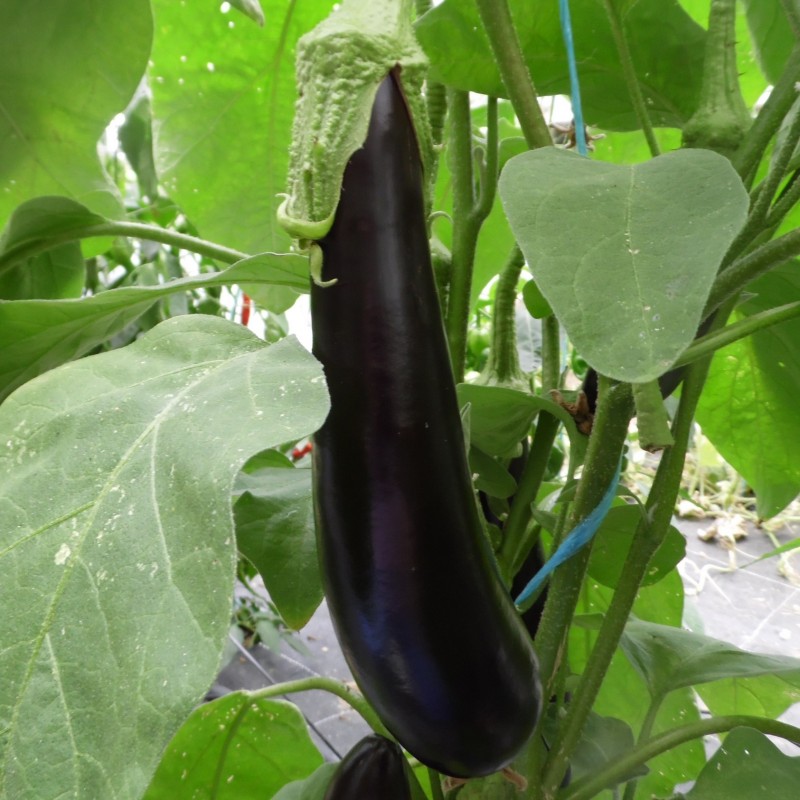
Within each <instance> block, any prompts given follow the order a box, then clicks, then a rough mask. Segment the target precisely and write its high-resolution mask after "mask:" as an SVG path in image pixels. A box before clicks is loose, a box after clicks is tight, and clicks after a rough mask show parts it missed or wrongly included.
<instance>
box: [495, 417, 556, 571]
mask: <svg viewBox="0 0 800 800" xmlns="http://www.w3.org/2000/svg"><path fill="white" fill-rule="evenodd" d="M557 432H558V420H557V419H556V418H555V417H554V416H553V415H552V414H547V413H545V412H541V413H540V414H539V418H538V420H537V422H536V432H535V433H534V434H533V442H532V443H531V451H530V455H529V456H528V460H527V462H526V463H525V468H524V469H523V471H522V475H521V476H520V479H519V485H518V486H517V491H516V493H515V495H514V502H513V504H512V505H511V511H510V512H509V514H508V519H507V520H506V522H505V525H504V526H503V543H502V545H501V546H500V550H499V552H498V554H497V558H498V561H499V562H500V564H501V568H502V569H504V570H505V571H507V573H508V578H509V579H510V580H513V578H514V576H515V575H516V574H517V572H518V571H519V568H520V567H521V566H522V563H523V561H524V560H525V556H526V555H527V554H528V550H530V547H531V542H530V540H529V539H528V537H526V533H527V531H528V523H529V522H530V520H531V504H532V503H533V502H535V500H536V495H537V494H538V493H539V487H540V486H541V485H542V479H543V478H544V473H545V470H546V469H547V461H548V458H549V457H550V450H551V449H552V447H553V442H554V441H555V438H556V433H557Z"/></svg>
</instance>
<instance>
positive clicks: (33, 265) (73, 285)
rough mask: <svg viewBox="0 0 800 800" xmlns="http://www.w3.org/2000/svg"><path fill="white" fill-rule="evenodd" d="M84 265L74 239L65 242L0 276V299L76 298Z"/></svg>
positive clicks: (78, 295)
mask: <svg viewBox="0 0 800 800" xmlns="http://www.w3.org/2000/svg"><path fill="white" fill-rule="evenodd" d="M85 279H86V265H85V262H84V260H83V255H82V253H81V246H80V245H79V244H78V242H67V243H66V244H62V245H59V246H58V247H54V248H53V249H52V250H48V251H47V252H46V253H41V254H40V255H38V256H34V257H33V258H31V259H29V260H28V261H26V262H24V263H22V264H18V265H17V266H16V267H14V268H13V269H10V270H7V271H6V272H4V273H3V274H2V275H0V298H2V299H3V300H27V299H29V298H39V299H47V300H49V299H53V300H58V299H60V298H65V297H80V296H81V292H82V291H83V284H84V281H85Z"/></svg>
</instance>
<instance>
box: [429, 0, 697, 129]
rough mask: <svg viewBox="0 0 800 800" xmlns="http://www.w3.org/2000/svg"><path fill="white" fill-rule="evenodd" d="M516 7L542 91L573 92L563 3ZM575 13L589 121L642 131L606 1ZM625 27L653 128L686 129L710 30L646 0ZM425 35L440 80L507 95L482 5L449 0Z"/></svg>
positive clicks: (579, 0)
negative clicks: (561, 11)
mask: <svg viewBox="0 0 800 800" xmlns="http://www.w3.org/2000/svg"><path fill="white" fill-rule="evenodd" d="M509 6H510V9H511V14H512V16H513V18H514V23H515V27H516V29H517V35H518V37H519V40H520V44H521V46H522V50H523V53H524V56H525V61H526V63H527V65H528V69H529V70H530V73H531V75H532V76H533V79H534V81H535V83H536V88H537V90H538V91H539V93H540V94H542V95H552V94H569V92H570V84H569V72H568V67H567V55H566V52H565V50H564V38H563V34H562V32H561V22H560V19H559V11H558V3H555V2H549V0H537V2H533V3H531V2H529V1H528V0H512V2H510V3H509ZM570 7H571V16H572V24H573V31H574V39H575V50H576V54H577V58H578V70H579V73H580V80H581V97H582V99H583V107H584V112H585V113H584V117H585V119H586V120H587V122H589V123H590V124H592V125H598V126H600V127H602V128H610V129H611V130H635V129H636V128H638V127H639V124H638V121H637V119H636V115H635V113H634V111H633V107H632V105H631V101H630V96H629V93H628V90H627V86H626V84H625V79H624V76H623V73H622V67H621V65H620V59H619V54H618V52H617V48H616V45H615V43H614V38H613V36H612V33H611V27H610V25H609V24H608V20H607V18H606V13H605V9H604V7H603V3H602V2H598V0H573V1H572V3H571V4H570ZM625 27H626V32H627V36H628V39H629V41H630V47H631V50H632V57H633V62H634V66H635V70H636V75H637V77H638V79H639V85H640V87H641V90H642V94H643V95H644V98H645V102H646V103H647V108H648V111H649V112H650V116H651V119H652V120H653V123H654V124H656V125H662V126H670V127H681V126H682V125H683V123H684V122H686V120H687V119H689V117H690V116H691V115H692V113H693V112H694V111H695V109H696V107H697V103H698V102H699V98H700V82H701V79H702V74H703V51H704V43H705V31H704V30H703V29H702V28H701V27H700V26H699V25H697V24H696V23H695V22H693V21H692V19H691V18H690V17H689V15H688V14H687V13H686V12H685V11H684V10H683V9H682V8H681V7H680V5H679V4H678V3H677V2H676V0H638V2H636V3H635V4H633V5H632V6H631V8H630V9H629V12H628V13H627V14H626V16H625ZM417 34H418V35H419V38H420V42H421V44H422V46H423V48H424V49H425V52H426V53H427V55H428V57H429V58H430V60H431V73H432V76H433V77H434V78H435V79H436V80H440V81H442V82H444V83H447V84H448V85H451V86H455V87H456V88H458V89H464V90H471V91H474V92H481V93H483V94H489V95H494V96H500V97H505V96H507V93H506V89H505V87H504V85H503V81H502V79H501V77H500V72H499V70H498V68H497V64H496V63H495V60H494V57H493V55H492V52H491V49H490V47H489V41H488V39H487V38H486V34H485V33H484V31H483V26H482V25H481V21H480V17H479V15H478V10H477V7H476V5H475V2H474V0H445V2H443V3H442V4H441V5H438V6H437V7H435V8H433V9H432V10H431V11H429V12H428V13H427V14H426V15H425V16H424V17H422V19H420V20H419V22H418V23H417ZM465 53H469V57H468V58H465V57H464V54H465ZM676 75H680V76H681V79H680V80H675V76H676Z"/></svg>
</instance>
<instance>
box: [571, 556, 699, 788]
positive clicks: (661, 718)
mask: <svg viewBox="0 0 800 800" xmlns="http://www.w3.org/2000/svg"><path fill="white" fill-rule="evenodd" d="M612 594H613V592H612V590H611V589H607V588H606V587H604V586H598V585H597V583H596V582H595V581H592V580H590V581H587V582H586V583H585V584H584V587H583V589H582V592H581V603H580V608H581V611H584V610H585V611H586V612H587V613H588V614H597V613H598V612H602V613H605V612H606V611H607V609H608V605H609V602H610V600H611V596H612ZM633 613H634V614H635V615H636V616H637V617H639V618H640V619H648V620H653V621H656V620H658V621H659V622H665V623H666V624H668V625H680V624H681V618H682V614H683V583H682V581H681V578H680V576H679V575H678V573H677V571H675V570H673V571H671V572H670V573H669V574H668V575H666V576H665V578H664V579H663V580H661V581H659V582H658V583H655V584H653V585H651V586H645V587H643V588H642V589H640V591H639V593H638V595H637V598H636V601H635V603H634V607H633ZM596 638H597V634H596V631H593V630H585V629H582V628H580V627H576V626H573V627H572V630H571V631H570V640H569V654H570V668H571V669H572V670H573V671H574V672H577V673H580V672H582V671H583V669H584V668H585V665H586V659H587V658H588V654H589V652H590V649H591V647H592V645H593V643H594V641H595V640H596ZM649 704H650V694H649V692H648V690H647V688H646V687H645V684H644V682H643V680H642V678H641V677H640V676H639V675H638V674H637V672H636V671H635V670H634V669H633V667H632V666H631V665H630V663H629V662H628V660H627V659H626V658H625V656H624V655H623V654H622V653H621V652H620V651H619V650H617V652H616V654H615V655H614V658H613V659H612V662H611V666H610V667H609V669H608V670H607V672H606V675H605V677H604V680H603V684H602V686H601V688H600V693H599V695H598V697H597V701H596V703H595V706H594V711H595V712H596V713H598V714H601V715H602V716H605V717H616V718H618V719H621V720H623V721H624V722H626V723H627V724H628V725H630V726H631V728H632V729H633V730H634V731H637V732H638V731H639V730H640V727H641V724H642V722H643V720H644V718H645V715H646V713H647V709H648V706H649ZM699 719H700V714H699V712H698V710H697V705H696V703H695V699H694V695H693V693H692V691H691V690H689V689H682V690H678V691H677V692H673V693H672V694H670V695H669V696H668V697H667V698H666V700H665V701H664V702H663V703H662V704H661V708H660V711H659V713H658V715H657V717H656V722H655V726H654V729H653V734H658V733H660V732H663V731H667V730H671V729H672V728H675V727H677V726H678V725H685V724H687V723H690V722H693V721H698V720H699ZM705 760H706V759H705V754H704V751H703V745H702V742H700V741H699V740H695V741H692V742H689V743H688V744H686V745H682V746H681V747H679V748H676V749H674V750H670V751H668V752H666V753H664V754H663V755H661V756H659V757H658V758H655V759H653V760H652V761H650V762H648V766H649V767H650V772H649V773H648V774H647V775H646V776H645V777H644V778H642V779H641V780H640V782H639V789H638V792H637V794H639V795H641V796H642V797H648V798H649V797H654V796H655V797H669V796H671V795H672V793H673V789H674V787H675V785H676V784H678V783H681V782H683V781H687V780H690V779H693V778H694V777H695V776H696V775H697V773H698V772H699V771H700V769H701V768H702V765H703V764H704V763H705Z"/></svg>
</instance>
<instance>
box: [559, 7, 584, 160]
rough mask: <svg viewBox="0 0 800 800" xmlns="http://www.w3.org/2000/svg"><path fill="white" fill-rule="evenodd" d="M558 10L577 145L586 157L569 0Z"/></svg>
mask: <svg viewBox="0 0 800 800" xmlns="http://www.w3.org/2000/svg"><path fill="white" fill-rule="evenodd" d="M558 10H559V13H560V14H561V33H562V34H563V36H564V46H565V47H566V49H567V64H568V65H569V83H570V93H571V98H572V116H573V117H574V118H575V143H576V144H577V146H578V152H579V153H580V154H581V155H582V156H585V155H588V148H587V147H586V128H585V127H584V125H583V106H581V87H580V83H579V82H578V64H577V62H576V61H575V42H574V41H573V39H572V19H571V17H570V15H569V0H559V3H558Z"/></svg>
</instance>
